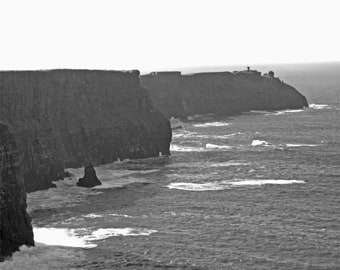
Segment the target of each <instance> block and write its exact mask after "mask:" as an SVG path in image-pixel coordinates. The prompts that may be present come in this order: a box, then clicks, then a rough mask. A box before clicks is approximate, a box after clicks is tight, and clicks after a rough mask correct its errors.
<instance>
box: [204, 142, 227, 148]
mask: <svg viewBox="0 0 340 270" xmlns="http://www.w3.org/2000/svg"><path fill="white" fill-rule="evenodd" d="M205 148H207V149H231V148H232V147H231V146H228V145H217V144H212V143H207V144H206V145H205Z"/></svg>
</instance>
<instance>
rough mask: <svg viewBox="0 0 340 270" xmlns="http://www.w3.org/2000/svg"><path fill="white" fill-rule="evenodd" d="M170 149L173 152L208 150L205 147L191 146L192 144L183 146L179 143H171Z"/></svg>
mask: <svg viewBox="0 0 340 270" xmlns="http://www.w3.org/2000/svg"><path fill="white" fill-rule="evenodd" d="M170 151H172V152H203V151H206V149H205V148H204V147H191V146H181V145H177V144H171V145H170Z"/></svg>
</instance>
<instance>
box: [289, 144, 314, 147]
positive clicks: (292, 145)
mask: <svg viewBox="0 0 340 270" xmlns="http://www.w3.org/2000/svg"><path fill="white" fill-rule="evenodd" d="M286 146H287V147H318V146H320V144H303V143H302V144H297V143H287V144H286Z"/></svg>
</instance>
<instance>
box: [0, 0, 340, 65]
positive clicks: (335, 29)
mask: <svg viewBox="0 0 340 270" xmlns="http://www.w3.org/2000/svg"><path fill="white" fill-rule="evenodd" d="M339 14H340V1H339V0H238V1H237V0H224V1H223V0H206V1H203V0H202V1H200V0H192V1H191V0H164V1H162V0H135V1H133V0H122V1H118V0H117V1H115V0H108V1H105V0H93V1H89V0H55V1H52V0H42V1H36V0H30V1H28V0H24V1H15V0H9V1H7V0H1V1H0V27H1V31H0V36H1V38H0V70H8V69H50V68H88V69H140V70H142V71H150V70H159V69H171V68H176V67H177V68H178V67H195V66H215V65H235V64H242V65H243V64H245V65H252V64H261V63H263V64H272V63H301V62H323V61H340V34H339V33H340V31H339V30H340V15H339Z"/></svg>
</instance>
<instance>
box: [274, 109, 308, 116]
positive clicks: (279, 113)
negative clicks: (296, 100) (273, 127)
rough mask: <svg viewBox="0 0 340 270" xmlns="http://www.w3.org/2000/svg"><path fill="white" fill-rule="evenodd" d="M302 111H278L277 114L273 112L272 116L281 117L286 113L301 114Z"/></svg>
mask: <svg viewBox="0 0 340 270" xmlns="http://www.w3.org/2000/svg"><path fill="white" fill-rule="evenodd" d="M303 111H304V110H303V109H299V110H284V111H279V112H275V113H273V114H272V115H283V114H286V113H298V112H303Z"/></svg>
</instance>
